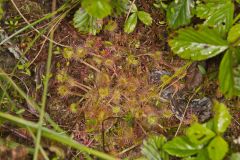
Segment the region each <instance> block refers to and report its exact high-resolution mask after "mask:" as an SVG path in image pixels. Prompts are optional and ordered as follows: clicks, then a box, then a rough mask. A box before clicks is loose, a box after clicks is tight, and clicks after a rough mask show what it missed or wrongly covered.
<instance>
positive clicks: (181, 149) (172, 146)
mask: <svg viewBox="0 0 240 160" xmlns="http://www.w3.org/2000/svg"><path fill="white" fill-rule="evenodd" d="M202 147H203V145H196V144H193V143H192V142H190V141H189V139H188V138H187V137H185V136H182V137H175V138H173V140H171V141H169V142H167V143H166V144H165V145H164V146H163V149H164V150H165V151H166V152H167V153H168V154H170V155H174V156H177V157H187V156H191V155H194V154H196V153H197V152H198V151H199V150H200V149H202Z"/></svg>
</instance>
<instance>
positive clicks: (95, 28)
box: [73, 8, 102, 35]
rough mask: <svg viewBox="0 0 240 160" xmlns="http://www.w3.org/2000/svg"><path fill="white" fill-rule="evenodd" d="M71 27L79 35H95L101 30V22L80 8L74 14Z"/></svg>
mask: <svg viewBox="0 0 240 160" xmlns="http://www.w3.org/2000/svg"><path fill="white" fill-rule="evenodd" d="M73 25H74V27H75V28H76V29H77V30H78V31H79V32H81V33H89V34H92V35H96V34H97V33H98V32H99V31H100V30H101V29H102V20H100V19H97V18H94V17H92V16H90V15H89V14H88V13H87V12H85V11H84V10H83V9H82V8H80V9H79V10H77V11H76V13H75V14H74V18H73Z"/></svg>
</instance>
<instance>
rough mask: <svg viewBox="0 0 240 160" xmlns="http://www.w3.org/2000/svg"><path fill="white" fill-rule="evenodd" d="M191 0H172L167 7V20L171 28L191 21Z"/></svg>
mask: <svg viewBox="0 0 240 160" xmlns="http://www.w3.org/2000/svg"><path fill="white" fill-rule="evenodd" d="M192 8H193V1H192V0H178V1H173V2H171V3H170V5H169V6H168V8H167V22H168V25H169V26H170V27H171V28H178V27H180V26H184V25H187V24H189V23H190V22H191V18H192V16H193V14H192Z"/></svg>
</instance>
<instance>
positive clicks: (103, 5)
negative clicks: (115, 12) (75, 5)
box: [82, 0, 112, 19]
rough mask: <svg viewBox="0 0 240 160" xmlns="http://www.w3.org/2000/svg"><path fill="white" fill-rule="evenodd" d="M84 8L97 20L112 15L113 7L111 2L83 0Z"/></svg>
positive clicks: (106, 0) (105, 0)
mask: <svg viewBox="0 0 240 160" xmlns="http://www.w3.org/2000/svg"><path fill="white" fill-rule="evenodd" d="M82 7H83V8H84V9H85V10H86V12H87V13H88V14H89V15H91V16H93V17H95V18H100V19H102V18H104V17H106V16H108V15H110V13H111V10H112V7H111V5H110V3H109V0H83V1H82Z"/></svg>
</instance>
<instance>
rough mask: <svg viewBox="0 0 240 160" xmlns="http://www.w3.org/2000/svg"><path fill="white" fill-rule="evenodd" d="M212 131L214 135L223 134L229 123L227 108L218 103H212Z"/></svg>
mask: <svg viewBox="0 0 240 160" xmlns="http://www.w3.org/2000/svg"><path fill="white" fill-rule="evenodd" d="M214 112H215V115H214V118H213V121H214V122H213V123H214V131H215V132H216V133H224V132H225V131H226V129H227V128H228V126H229V124H230V123H231V115H230V113H229V111H228V108H227V107H226V106H225V105H224V104H223V103H219V102H214Z"/></svg>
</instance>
